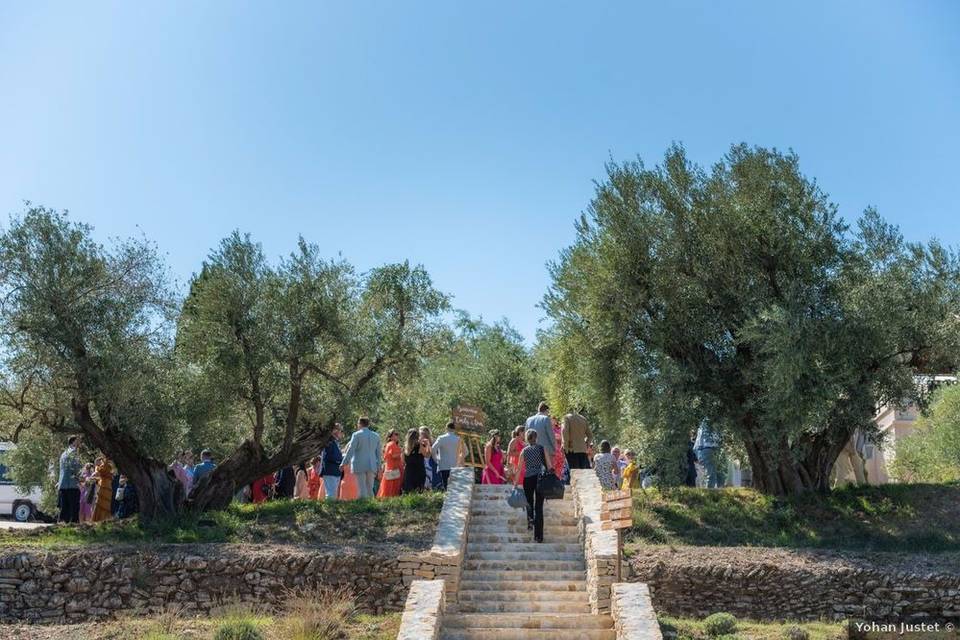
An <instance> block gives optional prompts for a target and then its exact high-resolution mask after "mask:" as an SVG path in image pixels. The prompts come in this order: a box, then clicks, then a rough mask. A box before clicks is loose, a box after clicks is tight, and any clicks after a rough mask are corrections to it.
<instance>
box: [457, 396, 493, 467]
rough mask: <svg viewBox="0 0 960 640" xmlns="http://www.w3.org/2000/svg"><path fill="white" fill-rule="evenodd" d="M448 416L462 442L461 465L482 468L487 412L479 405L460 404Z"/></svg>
mask: <svg viewBox="0 0 960 640" xmlns="http://www.w3.org/2000/svg"><path fill="white" fill-rule="evenodd" d="M450 418H451V419H452V420H453V423H454V425H455V427H454V433H456V434H457V435H458V436H460V441H461V442H462V443H463V449H462V456H463V466H466V467H473V468H474V469H482V468H483V465H484V460H483V447H484V438H485V437H486V431H485V425H486V422H487V414H485V413H484V412H483V409H481V408H480V407H471V406H465V405H461V406H458V407H457V408H456V409H454V410H453V412H452V415H451V416H450Z"/></svg>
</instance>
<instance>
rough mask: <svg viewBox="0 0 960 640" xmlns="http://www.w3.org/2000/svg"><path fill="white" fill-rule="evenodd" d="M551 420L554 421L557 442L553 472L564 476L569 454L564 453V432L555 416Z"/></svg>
mask: <svg viewBox="0 0 960 640" xmlns="http://www.w3.org/2000/svg"><path fill="white" fill-rule="evenodd" d="M550 420H551V421H552V422H553V437H554V440H555V442H556V445H554V452H553V472H554V473H555V474H557V477H558V478H560V477H563V466H564V465H565V464H567V456H565V455H564V454H563V449H562V446H563V433H562V430H561V429H560V423H559V422H558V421H557V419H556V418H553V417H551V418H550Z"/></svg>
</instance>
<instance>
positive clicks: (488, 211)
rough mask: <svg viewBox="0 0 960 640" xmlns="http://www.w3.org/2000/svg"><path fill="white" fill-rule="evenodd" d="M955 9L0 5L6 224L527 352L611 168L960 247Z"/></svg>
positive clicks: (958, 14) (853, 5) (862, 5)
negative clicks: (410, 310) (357, 272)
mask: <svg viewBox="0 0 960 640" xmlns="http://www.w3.org/2000/svg"><path fill="white" fill-rule="evenodd" d="M958 34H960V3H958V2H952V1H950V0H944V1H940V2H937V1H934V0H923V1H909V2H908V1H905V2H891V1H883V0H878V1H872V2H853V1H844V2H815V1H809V0H807V1H804V2H795V3H789V2H776V3H773V2H705V1H704V2H670V3H665V2H656V3H653V2H651V3H640V2H626V3H613V2H602V3H587V2H582V3H567V2H559V3H558V2H520V3H507V2H470V3H465V2H450V1H445V2H430V3H427V2H336V3H333V2H323V3H321V2H304V3H293V2H285V3H278V4H274V3H254V2H204V3H194V2H163V3H159V2H158V3H149V2H125V3H96V4H90V3H62V4H48V3H45V2H29V3H3V4H0V213H2V214H4V215H5V214H7V213H11V212H16V211H20V210H21V209H22V204H21V203H22V201H23V200H32V201H33V202H36V203H42V204H45V205H47V206H51V207H55V208H67V209H69V210H70V211H71V212H72V214H73V215H74V216H75V217H76V218H78V219H81V220H84V221H87V222H89V223H91V224H93V225H94V226H95V228H96V232H97V235H98V236H99V237H101V238H103V239H106V238H109V237H115V236H128V235H131V234H136V233H138V228H139V230H142V232H143V233H145V234H146V235H147V236H148V237H150V238H151V239H153V240H155V241H156V242H157V243H158V245H159V246H160V247H161V249H162V250H163V251H164V252H166V253H167V254H168V261H169V263H170V265H171V268H172V270H173V272H174V273H175V274H176V275H177V276H178V278H180V279H181V280H183V281H185V280H186V279H187V278H189V276H190V274H191V273H193V272H194V271H195V270H197V269H198V268H199V266H200V263H201V261H202V260H203V258H204V257H205V256H206V255H207V253H208V252H209V250H210V248H211V247H213V246H215V245H216V244H217V242H219V240H220V238H222V237H223V236H225V235H226V234H228V233H229V232H230V231H231V230H232V229H235V228H238V229H240V230H242V231H248V232H250V233H252V234H253V236H254V237H255V238H256V239H258V240H259V241H261V242H262V243H263V245H264V247H265V248H266V250H267V251H268V252H269V253H270V254H271V255H275V256H279V255H280V254H283V253H286V252H287V251H289V250H290V249H292V248H293V246H294V243H295V241H296V238H297V235H298V234H303V235H304V236H305V237H307V238H308V239H309V240H311V241H313V242H316V243H318V244H320V246H321V247H323V248H324V250H325V251H327V252H328V253H329V254H330V255H331V256H333V255H336V254H337V253H338V252H342V254H343V256H344V257H346V258H347V259H349V260H350V261H351V262H353V263H354V264H355V265H357V266H358V267H359V268H361V269H366V268H369V267H372V266H375V265H378V264H382V263H384V262H388V261H395V260H402V259H405V258H409V259H411V260H412V261H414V262H419V263H422V264H424V265H425V266H426V267H427V268H428V269H429V271H430V272H431V274H432V275H433V277H434V280H435V282H436V284H437V285H438V286H439V287H440V288H441V289H443V290H445V291H447V292H448V293H450V294H452V295H453V296H454V304H455V305H456V306H458V307H460V308H463V309H466V310H467V311H469V312H470V313H472V314H474V315H482V316H483V317H484V319H486V320H488V321H493V320H497V319H500V318H502V317H507V318H509V319H510V320H511V322H512V323H513V325H514V326H515V327H517V328H518V329H519V330H520V331H521V333H522V334H523V335H524V336H526V337H527V338H528V339H532V338H533V336H534V334H535V331H536V329H537V327H538V326H542V325H539V324H538V322H539V320H540V317H541V315H542V314H541V312H540V311H539V310H538V309H537V308H536V304H537V303H538V302H539V300H540V299H541V297H542V295H543V293H544V291H545V289H546V287H547V285H548V276H547V272H546V268H545V263H546V262H547V261H548V260H550V259H552V258H554V257H555V256H556V255H557V252H558V251H559V250H560V249H561V248H562V247H563V246H565V245H567V244H569V243H570V242H571V241H572V240H573V235H574V233H573V224H572V223H573V220H574V219H575V218H576V217H577V216H578V215H579V213H580V211H582V209H583V208H584V206H585V205H586V204H587V202H588V200H589V198H590V195H591V193H592V190H593V185H592V181H593V180H594V179H596V178H598V177H600V176H601V175H602V172H603V164H604V162H605V161H606V160H608V159H609V158H611V157H612V158H614V159H618V160H622V159H630V158H633V157H635V156H637V155H639V156H641V157H642V158H644V159H645V161H647V162H648V163H652V162H656V161H658V160H659V158H660V157H661V155H662V154H663V151H664V150H665V149H666V147H667V146H668V145H669V144H670V143H671V142H672V141H679V142H682V143H684V144H685V146H686V147H687V150H688V152H689V154H690V155H691V156H692V158H693V159H695V160H697V161H699V162H703V163H708V164H709V163H711V162H713V161H714V160H716V159H717V158H718V157H719V156H720V155H721V154H722V153H723V152H724V151H725V150H726V149H727V147H728V146H729V145H730V144H731V143H733V142H739V141H746V142H748V143H751V144H759V145H765V146H776V147H779V148H788V147H789V148H793V149H794V150H795V151H797V153H798V154H799V155H800V159H801V163H802V166H803V168H804V171H805V172H806V173H807V174H808V175H811V176H814V177H816V178H817V179H818V181H819V182H820V184H821V186H822V187H823V188H824V189H825V190H826V191H827V192H829V193H830V194H831V196H832V197H833V199H834V200H835V201H836V202H837V203H838V204H839V205H840V208H841V212H842V213H843V214H844V215H846V216H847V217H848V218H850V219H852V218H855V217H856V216H857V215H859V213H860V212H861V211H862V210H863V208H864V207H865V206H867V205H874V206H876V207H877V208H878V209H879V210H880V212H881V214H882V215H884V216H885V217H886V218H887V219H889V220H892V221H894V222H896V223H898V224H900V225H901V226H902V228H903V231H904V234H905V235H906V236H907V237H908V238H910V239H926V238H928V237H931V236H937V237H939V238H941V239H942V240H944V241H945V242H947V243H949V244H952V245H960V224H958V221H960V206H958V204H957V186H958V184H960V160H958V152H960V37H958Z"/></svg>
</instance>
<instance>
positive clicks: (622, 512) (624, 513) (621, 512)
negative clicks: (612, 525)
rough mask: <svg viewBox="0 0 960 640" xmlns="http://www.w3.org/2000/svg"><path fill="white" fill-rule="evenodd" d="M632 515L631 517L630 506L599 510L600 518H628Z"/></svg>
mask: <svg viewBox="0 0 960 640" xmlns="http://www.w3.org/2000/svg"><path fill="white" fill-rule="evenodd" d="M632 517H633V509H630V508H627V509H616V510H610V511H606V512H604V511H601V512H600V519H601V520H629V519H630V518H632Z"/></svg>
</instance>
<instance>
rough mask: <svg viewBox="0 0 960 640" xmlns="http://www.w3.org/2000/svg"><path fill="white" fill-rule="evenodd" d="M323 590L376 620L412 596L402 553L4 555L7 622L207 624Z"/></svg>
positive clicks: (274, 550) (266, 550)
mask: <svg viewBox="0 0 960 640" xmlns="http://www.w3.org/2000/svg"><path fill="white" fill-rule="evenodd" d="M318 587H331V588H341V587H342V588H345V589H348V590H349V591H351V592H352V593H353V595H354V597H355V599H356V602H357V605H358V606H359V607H360V608H361V609H362V610H365V611H368V612H373V613H382V612H385V611H399V610H400V609H401V608H402V607H403V603H404V599H405V597H406V592H407V588H406V586H404V584H403V580H402V578H401V570H400V567H399V561H398V560H397V552H396V550H395V549H391V548H384V547H371V548H345V547H329V548H320V549H309V550H300V549H291V548H288V547H269V546H267V545H264V546H263V547H253V548H252V549H251V547H249V546H247V547H244V548H240V547H238V546H235V545H199V546H193V547H190V548H189V551H186V550H183V548H182V547H179V548H178V547H174V546H171V547H157V548H155V549H150V550H144V549H127V550H124V549H123V548H110V549H105V548H102V547H91V548H86V549H70V550H63V551H33V550H31V551H26V550H20V551H8V552H6V553H4V554H3V555H0V621H2V622H22V621H37V622H79V621H86V620H96V619H104V618H109V617H112V616H114V615H116V614H119V613H124V614H136V613H138V612H142V613H148V614H157V613H161V612H164V611H175V612H178V613H182V614H183V615H203V614H207V613H209V612H210V610H211V609H215V608H217V607H218V606H221V605H223V604H229V603H234V602H244V603H250V604H252V605H255V606H258V607H260V606H263V607H268V608H273V607H280V606H282V605H283V603H284V600H285V598H286V597H287V592H288V590H289V589H298V588H302V589H316V588H318Z"/></svg>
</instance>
